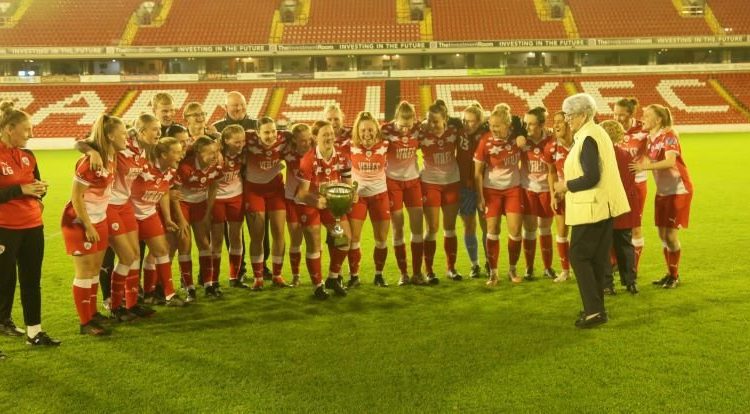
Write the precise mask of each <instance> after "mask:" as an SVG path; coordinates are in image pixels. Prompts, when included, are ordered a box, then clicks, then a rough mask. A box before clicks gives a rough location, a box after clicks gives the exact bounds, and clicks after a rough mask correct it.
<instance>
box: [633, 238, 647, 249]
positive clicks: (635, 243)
mask: <svg viewBox="0 0 750 414" xmlns="http://www.w3.org/2000/svg"><path fill="white" fill-rule="evenodd" d="M630 241H631V242H632V243H633V247H643V246H644V245H645V244H646V239H645V238H643V237H640V238H638V239H635V238H633V239H630Z"/></svg>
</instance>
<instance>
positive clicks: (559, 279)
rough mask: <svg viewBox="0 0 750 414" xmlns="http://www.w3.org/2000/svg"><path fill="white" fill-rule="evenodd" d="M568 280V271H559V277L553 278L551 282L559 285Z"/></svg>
mask: <svg viewBox="0 0 750 414" xmlns="http://www.w3.org/2000/svg"><path fill="white" fill-rule="evenodd" d="M568 279H570V271H568V270H563V271H561V272H560V274H559V275H557V277H556V278H555V279H554V280H552V281H553V282H555V283H560V282H564V281H566V280H568Z"/></svg>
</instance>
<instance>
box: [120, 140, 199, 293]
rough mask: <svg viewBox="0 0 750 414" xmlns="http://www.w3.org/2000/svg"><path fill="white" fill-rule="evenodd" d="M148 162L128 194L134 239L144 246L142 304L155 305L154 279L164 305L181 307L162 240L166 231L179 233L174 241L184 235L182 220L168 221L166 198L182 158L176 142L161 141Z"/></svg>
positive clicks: (167, 200) (168, 201)
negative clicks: (134, 223)
mask: <svg viewBox="0 0 750 414" xmlns="http://www.w3.org/2000/svg"><path fill="white" fill-rule="evenodd" d="M148 158H149V163H148V165H147V166H146V168H145V169H144V170H143V171H142V172H141V173H140V174H139V175H138V177H137V178H136V179H135V180H134V181H133V187H132V193H131V200H132V202H133V209H134V210H135V218H136V220H137V221H138V238H139V239H140V240H143V241H145V242H146V246H148V255H147V256H146V259H145V263H144V266H143V268H144V271H143V292H144V301H145V302H146V303H157V301H156V300H154V291H155V290H156V282H157V279H158V280H159V282H160V283H161V286H162V288H163V289H164V296H165V298H166V305H167V306H174V307H182V306H184V305H185V304H186V303H185V302H184V301H183V300H182V299H181V298H180V297H179V296H178V295H177V294H176V293H175V291H174V286H173V284H172V263H171V260H170V259H169V243H168V242H167V238H166V236H165V233H166V231H167V230H168V231H170V232H180V233H181V234H180V235H179V236H178V237H184V233H185V232H187V231H188V229H187V226H186V225H185V223H184V220H179V221H180V223H181V226H178V225H177V224H175V222H174V221H173V220H172V210H173V208H172V207H173V206H172V204H171V202H170V197H169V189H170V187H171V186H172V184H173V182H174V179H175V178H174V177H175V169H176V168H177V164H178V162H179V161H180V159H181V158H182V147H181V146H180V142H179V141H178V140H177V139H176V138H172V137H164V138H161V139H159V141H158V142H157V143H156V145H154V146H153V147H152V148H150V149H149V151H148ZM177 209H178V210H179V207H178V208H177ZM178 214H180V213H179V212H178ZM165 228H166V229H165Z"/></svg>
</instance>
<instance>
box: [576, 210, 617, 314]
mask: <svg viewBox="0 0 750 414" xmlns="http://www.w3.org/2000/svg"><path fill="white" fill-rule="evenodd" d="M611 247H612V219H607V220H602V221H600V222H597V223H591V224H580V225H576V226H571V230H570V264H571V265H572V266H573V271H574V272H575V274H576V281H577V282H578V290H579V292H580V293H581V300H582V301H583V310H584V312H585V313H586V315H593V314H595V313H599V312H604V292H603V289H604V280H605V277H606V275H607V273H608V272H609V271H610V268H611V265H610V263H609V250H610V248H611Z"/></svg>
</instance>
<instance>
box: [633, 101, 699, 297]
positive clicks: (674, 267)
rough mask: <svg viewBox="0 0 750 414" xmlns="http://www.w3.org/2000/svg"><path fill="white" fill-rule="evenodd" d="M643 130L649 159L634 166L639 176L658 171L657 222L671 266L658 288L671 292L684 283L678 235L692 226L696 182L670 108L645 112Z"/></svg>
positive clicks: (665, 255)
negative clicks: (688, 165)
mask: <svg viewBox="0 0 750 414" xmlns="http://www.w3.org/2000/svg"><path fill="white" fill-rule="evenodd" d="M643 128H644V130H645V131H648V153H647V154H648V156H647V157H646V158H645V159H644V160H643V161H642V162H640V163H639V162H636V163H633V164H632V166H631V169H632V170H633V171H634V172H636V173H638V172H641V171H648V170H651V171H653V172H654V181H656V199H655V200H654V214H655V222H656V227H658V228H659V238H660V239H661V242H662V246H663V247H662V250H663V252H664V260H665V261H666V263H667V274H666V275H665V276H664V277H663V278H661V279H659V280H656V281H654V285H657V286H661V287H663V288H665V289H671V288H675V287H677V284H678V283H679V281H680V273H679V265H680V253H681V252H682V246H681V245H680V240H679V238H678V235H679V231H680V229H686V228H687V227H688V221H689V218H690V202H691V201H692V199H693V182H692V181H691V180H690V174H689V173H688V170H687V165H685V161H684V160H683V158H682V148H681V147H680V140H679V137H678V135H677V131H675V130H674V129H673V128H672V113H671V112H670V111H669V109H668V108H665V107H663V106H661V105H649V106H647V107H646V108H645V109H644V110H643Z"/></svg>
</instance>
